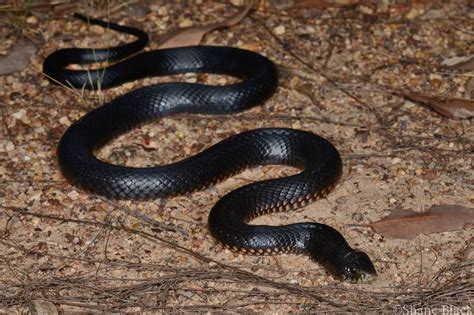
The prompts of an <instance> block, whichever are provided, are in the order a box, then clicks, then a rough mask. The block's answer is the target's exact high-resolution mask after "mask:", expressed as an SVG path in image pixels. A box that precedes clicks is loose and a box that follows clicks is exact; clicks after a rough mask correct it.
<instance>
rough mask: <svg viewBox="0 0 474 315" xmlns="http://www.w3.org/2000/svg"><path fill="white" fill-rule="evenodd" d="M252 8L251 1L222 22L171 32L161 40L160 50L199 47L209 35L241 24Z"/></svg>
mask: <svg viewBox="0 0 474 315" xmlns="http://www.w3.org/2000/svg"><path fill="white" fill-rule="evenodd" d="M252 6H253V1H249V3H248V4H247V5H246V6H245V7H244V8H243V9H242V10H241V11H240V12H239V13H238V14H236V15H234V16H233V17H231V18H229V19H227V20H225V21H222V22H216V23H212V24H207V25H201V26H191V27H183V28H178V29H175V30H173V31H170V32H169V33H167V34H166V35H164V36H163V38H162V39H161V40H160V42H159V43H158V48H159V49H165V48H173V47H183V46H193V45H199V43H200V42H201V40H202V39H203V37H204V36H205V35H206V34H207V33H209V32H212V31H215V30H217V29H221V28H225V27H230V26H233V25H235V24H237V23H239V22H240V21H241V20H242V19H243V18H244V17H245V16H246V15H247V13H248V12H249V11H250V9H251V8H252Z"/></svg>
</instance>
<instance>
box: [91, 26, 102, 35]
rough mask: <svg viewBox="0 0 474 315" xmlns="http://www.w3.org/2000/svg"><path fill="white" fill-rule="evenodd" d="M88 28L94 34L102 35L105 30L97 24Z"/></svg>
mask: <svg viewBox="0 0 474 315" xmlns="http://www.w3.org/2000/svg"><path fill="white" fill-rule="evenodd" d="M89 30H90V31H91V32H92V33H94V34H96V35H102V34H104V33H105V30H104V28H103V27H102V26H99V25H91V27H90V28H89Z"/></svg>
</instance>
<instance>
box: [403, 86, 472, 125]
mask: <svg viewBox="0 0 474 315" xmlns="http://www.w3.org/2000/svg"><path fill="white" fill-rule="evenodd" d="M401 94H402V95H403V96H404V97H406V98H408V99H409V100H411V101H414V102H420V103H423V104H425V105H427V106H429V107H431V108H432V109H433V110H435V111H437V112H438V113H440V114H441V115H444V116H446V117H449V118H454V119H461V118H469V117H472V116H474V101H471V100H465V99H461V98H448V99H440V98H437V97H434V96H431V95H428V94H423V93H417V92H402V93H401Z"/></svg>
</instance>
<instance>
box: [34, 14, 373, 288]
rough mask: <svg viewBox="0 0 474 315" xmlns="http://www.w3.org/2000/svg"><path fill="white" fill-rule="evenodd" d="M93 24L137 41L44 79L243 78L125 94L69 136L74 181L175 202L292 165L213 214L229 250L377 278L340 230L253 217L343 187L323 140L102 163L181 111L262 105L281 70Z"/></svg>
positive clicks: (65, 146)
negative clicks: (248, 172)
mask: <svg viewBox="0 0 474 315" xmlns="http://www.w3.org/2000/svg"><path fill="white" fill-rule="evenodd" d="M75 16H76V17H77V18H79V19H81V20H83V21H87V22H88V23H90V24H96V25H101V26H104V27H108V28H110V29H113V30H115V31H118V32H122V33H127V34H131V35H134V36H136V40H135V41H133V42H131V43H128V44H124V45H121V46H117V47H111V48H104V49H79V48H68V49H60V50H57V51H55V52H53V53H52V54H51V55H49V56H48V57H47V58H46V59H45V61H44V64H43V72H44V74H45V75H46V76H47V77H49V78H50V79H51V80H52V81H53V82H56V83H60V84H64V85H66V86H70V87H74V88H80V89H82V88H85V89H95V88H97V87H98V85H99V84H100V86H101V88H109V87H114V86H118V85H120V84H123V83H124V82H127V81H131V80H136V79H140V78H144V77H150V76H158V75H171V74H178V73H188V72H192V73H203V72H205V73H213V74H225V75H231V76H233V77H236V78H239V79H240V81H239V82H237V83H233V84H229V85H225V86H213V85H204V84H198V83H179V82H173V83H163V84H156V85H151V86H146V87H142V88H139V89H136V90H133V91H131V92H128V93H126V94H124V95H122V96H119V97H117V98H115V99H113V100H112V101H110V102H108V103H106V104H105V105H103V106H100V107H98V108H97V109H95V110H92V111H91V112H89V113H87V114H85V115H84V116H83V117H82V118H81V119H79V120H78V121H76V122H75V123H73V124H72V125H71V126H70V127H69V129H67V131H66V132H65V133H64V135H63V136H62V138H61V140H60V143H59V146H58V152H57V153H58V160H59V165H60V167H61V170H62V172H63V174H64V175H65V177H66V178H67V179H68V180H69V181H70V182H71V183H73V184H76V185H78V186H81V187H83V188H85V189H87V190H88V191H91V192H93V193H97V194H100V195H104V196H107V197H110V198H117V199H150V198H159V197H169V196H174V195H179V194H184V193H188V192H191V191H195V190H197V189H202V188H205V187H208V186H210V185H212V184H213V183H215V182H217V181H219V180H222V179H224V178H226V177H228V176H230V175H232V174H235V173H237V172H239V171H241V170H243V169H244V168H249V167H255V166H259V165H269V164H282V165H290V166H294V167H298V168H300V169H301V171H300V173H297V174H296V175H292V176H287V177H283V178H278V179H270V180H264V181H260V182H256V183H252V184H249V185H246V186H243V187H240V188H238V189H236V190H234V191H232V192H230V193H229V194H227V195H225V196H224V197H223V198H222V199H220V200H219V201H218V202H217V203H216V204H215V206H214V207H213V208H212V209H211V211H210V214H209V221H208V225H209V230H210V232H211V234H212V235H213V236H214V237H215V238H216V239H217V240H218V241H220V242H221V243H223V244H224V245H225V246H226V247H228V248H230V249H233V250H239V251H243V252H247V253H254V254H273V253H276V252H286V253H298V254H306V255H309V256H310V257H311V258H312V259H313V260H315V261H316V262H318V263H319V264H321V265H322V266H324V267H325V268H326V270H327V271H328V272H329V273H331V274H332V275H333V276H334V277H336V278H339V279H342V280H349V281H358V280H361V279H364V278H366V277H367V276H370V275H375V274H376V271H375V268H374V266H373V264H372V262H371V261H370V259H369V257H368V255H367V254H365V253H364V252H361V251H357V250H355V249H353V248H351V247H350V246H349V244H348V243H347V242H346V240H345V239H344V237H343V236H342V235H341V234H340V233H339V232H338V231H337V230H335V229H334V228H332V227H330V226H327V225H324V224H319V223H315V222H306V223H296V224H289V225H284V226H267V225H251V224H248V222H249V221H250V220H252V219H253V218H255V217H257V216H260V215H263V214H266V213H272V212H276V211H283V210H290V209H296V208H300V207H302V206H304V205H306V204H308V203H309V202H311V201H313V200H315V199H317V198H321V197H323V196H325V195H326V194H327V193H328V192H329V191H330V190H331V189H332V188H333V187H334V185H335V184H336V182H337V181H338V180H339V178H340V176H341V173H342V161H341V158H340V156H339V153H338V151H337V150H336V148H335V147H334V146H333V145H332V144H331V143H330V142H328V141H327V140H325V139H324V138H322V137H319V136H317V135H315V134H313V133H310V132H306V131H301V130H295V129H287V128H262V129H256V130H250V131H246V132H243V133H240V134H237V135H234V136H232V137H230V138H228V139H225V140H223V141H221V142H219V143H217V144H215V145H213V146H211V147H209V148H207V149H205V150H204V151H202V152H200V153H198V154H196V155H194V156H192V157H188V158H186V159H184V160H181V161H178V162H175V163H171V164H168V165H162V166H156V167H147V168H139V167H135V168H134V167H124V166H120V165H113V164H110V163H107V162H105V161H102V160H99V159H98V158H96V157H95V155H94V151H95V150H97V149H98V148H99V147H101V146H102V145H104V144H105V143H107V142H109V141H111V140H112V139H113V138H115V137H116V136H118V135H120V134H123V133H125V132H127V131H129V130H130V129H132V128H135V127H137V126H139V125H141V124H144V123H146V122H149V121H152V120H156V119H158V118H160V117H164V116H168V115H172V114H175V113H183V112H187V113H200V114H223V113H235V112H239V111H242V110H245V109H247V108H250V107H252V106H255V105H258V104H261V103H262V102H263V101H264V100H266V99H267V98H269V97H270V96H271V95H272V94H273V93H274V91H275V90H276V87H277V83H278V75H277V71H276V67H275V65H274V64H273V63H272V62H271V61H270V60H269V59H267V58H266V57H264V56H262V55H259V54H257V53H254V52H250V51H246V50H242V49H237V48H231V47H216V46H191V47H183V48H172V49H163V50H153V51H148V52H140V51H141V50H143V48H144V47H145V46H146V45H147V44H148V36H147V34H146V33H145V32H143V31H141V30H139V29H136V28H132V27H128V26H122V25H118V24H114V23H110V22H105V21H102V20H97V19H91V18H86V17H84V16H82V15H78V14H76V15H75ZM104 61H107V62H112V63H111V64H109V65H108V66H106V67H103V68H100V69H95V70H70V69H68V68H67V67H68V65H71V64H92V63H97V62H104Z"/></svg>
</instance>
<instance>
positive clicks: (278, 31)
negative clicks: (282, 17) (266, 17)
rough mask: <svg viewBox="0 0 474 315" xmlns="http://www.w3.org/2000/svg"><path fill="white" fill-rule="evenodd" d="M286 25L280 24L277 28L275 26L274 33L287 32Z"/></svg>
mask: <svg viewBox="0 0 474 315" xmlns="http://www.w3.org/2000/svg"><path fill="white" fill-rule="evenodd" d="M285 31H286V29H285V27H284V26H283V25H279V26H277V27H275V28H273V33H275V35H282V34H285Z"/></svg>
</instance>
